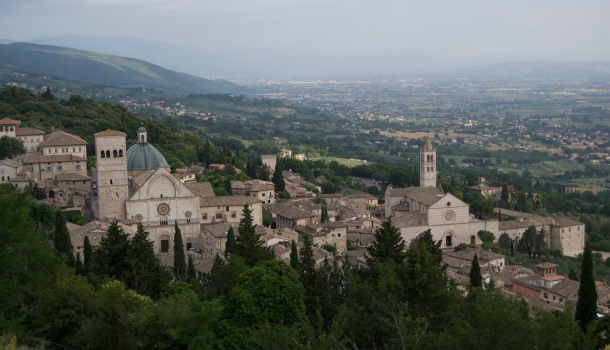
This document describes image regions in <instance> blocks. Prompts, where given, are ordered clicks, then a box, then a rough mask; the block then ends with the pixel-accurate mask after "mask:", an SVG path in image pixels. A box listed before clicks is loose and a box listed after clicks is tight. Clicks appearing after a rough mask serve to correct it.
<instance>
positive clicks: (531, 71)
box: [444, 61, 610, 79]
mask: <svg viewBox="0 0 610 350" xmlns="http://www.w3.org/2000/svg"><path fill="white" fill-rule="evenodd" d="M444 74H448V75H451V76H464V77H469V78H515V79H524V78H542V79H581V78H582V79H585V78H586V79H596V78H599V79H609V78H610V62H552V61H521V62H505V63H496V64H489V65H480V66H475V67H469V68H462V69H456V70H452V71H446V72H445V73H444Z"/></svg>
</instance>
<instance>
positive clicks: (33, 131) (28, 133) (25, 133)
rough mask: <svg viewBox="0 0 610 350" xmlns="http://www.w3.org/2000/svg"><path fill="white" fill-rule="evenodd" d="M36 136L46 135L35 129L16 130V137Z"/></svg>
mask: <svg viewBox="0 0 610 350" xmlns="http://www.w3.org/2000/svg"><path fill="white" fill-rule="evenodd" d="M34 135H44V131H42V130H38V129H34V128H17V130H15V136H34Z"/></svg>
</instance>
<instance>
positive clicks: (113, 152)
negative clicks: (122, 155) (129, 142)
mask: <svg viewBox="0 0 610 350" xmlns="http://www.w3.org/2000/svg"><path fill="white" fill-rule="evenodd" d="M118 156H119V155H118V154H117V152H116V149H115V150H114V151H112V157H113V158H116V157H118Z"/></svg>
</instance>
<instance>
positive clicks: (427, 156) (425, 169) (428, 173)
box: [419, 136, 436, 187]
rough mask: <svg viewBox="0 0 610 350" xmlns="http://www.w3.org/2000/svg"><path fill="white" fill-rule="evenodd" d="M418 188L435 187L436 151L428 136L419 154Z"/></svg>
mask: <svg viewBox="0 0 610 350" xmlns="http://www.w3.org/2000/svg"><path fill="white" fill-rule="evenodd" d="M419 187H436V150H435V149H434V148H432V143H431V142H430V138H429V137H428V136H426V143H425V144H424V147H423V148H422V149H421V151H420V152H419Z"/></svg>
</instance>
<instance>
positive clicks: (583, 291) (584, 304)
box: [575, 243, 597, 331]
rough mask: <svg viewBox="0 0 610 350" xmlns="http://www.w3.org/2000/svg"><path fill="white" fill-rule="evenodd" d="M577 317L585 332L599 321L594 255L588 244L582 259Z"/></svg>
mask: <svg viewBox="0 0 610 350" xmlns="http://www.w3.org/2000/svg"><path fill="white" fill-rule="evenodd" d="M575 317H576V320H577V321H578V323H579V324H580V327H581V328H582V329H583V331H586V330H587V327H588V326H589V324H591V322H593V321H594V320H596V319H597V288H596V286H595V276H594V275H593V253H592V252H591V245H590V244H588V243H587V244H586V245H585V253H584V254H583V257H582V267H581V271H580V286H579V288H578V303H577V304H576V316H575Z"/></svg>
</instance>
